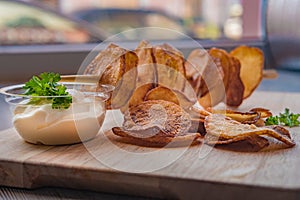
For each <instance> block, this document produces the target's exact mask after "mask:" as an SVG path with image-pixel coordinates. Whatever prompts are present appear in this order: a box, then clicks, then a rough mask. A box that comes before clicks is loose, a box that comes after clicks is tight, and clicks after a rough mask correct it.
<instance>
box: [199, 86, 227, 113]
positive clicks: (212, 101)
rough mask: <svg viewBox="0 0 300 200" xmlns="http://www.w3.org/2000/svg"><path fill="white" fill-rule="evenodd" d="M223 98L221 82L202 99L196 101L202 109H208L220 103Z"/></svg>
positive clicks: (223, 92)
mask: <svg viewBox="0 0 300 200" xmlns="http://www.w3.org/2000/svg"><path fill="white" fill-rule="evenodd" d="M224 97H225V87H224V84H223V82H219V83H218V84H217V85H216V86H215V87H214V88H212V89H211V90H210V91H209V92H208V93H206V94H205V95H204V96H203V97H201V98H199V99H198V102H199V104H200V105H201V106H202V107H203V108H206V109H207V108H209V107H213V106H215V105H217V104H218V103H220V102H222V101H223V99H224Z"/></svg>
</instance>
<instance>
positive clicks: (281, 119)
mask: <svg viewBox="0 0 300 200" xmlns="http://www.w3.org/2000/svg"><path fill="white" fill-rule="evenodd" d="M299 117H300V114H294V113H290V110H289V109H288V108H286V109H285V110H284V113H279V115H278V116H271V117H269V118H267V119H266V121H265V124H266V125H284V126H289V127H293V126H299V124H300V121H299V120H298V118H299Z"/></svg>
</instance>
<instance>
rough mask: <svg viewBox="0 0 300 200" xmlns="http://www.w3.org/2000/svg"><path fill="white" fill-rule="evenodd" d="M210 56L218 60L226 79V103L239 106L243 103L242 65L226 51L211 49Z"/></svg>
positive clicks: (224, 79) (224, 82)
mask: <svg viewBox="0 0 300 200" xmlns="http://www.w3.org/2000/svg"><path fill="white" fill-rule="evenodd" d="M209 54H210V55H211V56H212V57H213V58H217V59H219V61H220V64H221V66H222V69H223V72H224V77H223V84H224V87H225V92H226V96H225V98H224V101H225V103H226V104H227V105H229V106H239V105H240V104H241V103H242V102H243V94H244V85H243V82H242V80H241V78H240V63H239V61H238V60H237V59H235V58H234V57H231V56H230V55H229V54H228V53H227V52H226V51H225V50H223V49H218V48H211V49H210V50H209Z"/></svg>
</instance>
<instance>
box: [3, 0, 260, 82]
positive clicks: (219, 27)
mask: <svg viewBox="0 0 300 200" xmlns="http://www.w3.org/2000/svg"><path fill="white" fill-rule="evenodd" d="M263 6H264V1H262V0H251V1H247V0H164V1H160V0H126V1H124V0H114V1H111V0H26V1H25V0H24V1H17V0H0V70H1V74H0V81H1V82H2V83H11V82H22V81H24V80H27V79H28V78H29V77H31V76H32V74H37V73H40V72H43V71H56V72H59V73H61V74H74V73H77V70H78V68H79V66H80V64H81V63H82V61H83V60H84V58H85V56H86V55H87V54H88V53H89V52H90V51H91V50H92V49H93V48H94V47H95V46H96V45H97V44H99V43H100V42H102V41H104V40H106V39H107V38H109V37H110V36H112V35H115V34H118V33H119V32H122V31H126V30H130V29H132V28H141V27H161V28H167V29H171V30H175V31H178V32H180V33H183V34H185V35H188V36H189V37H191V38H193V39H195V41H198V42H199V43H200V44H201V45H202V46H204V47H206V48H209V47H212V46H217V47H223V48H232V47H234V46H236V45H239V44H248V45H254V46H259V47H261V48H264V41H263V40H264V39H263V38H264V35H263V31H264V30H263V24H262V14H263V13H262V12H263V9H262V7H263ZM142 39H146V40H151V41H167V42H169V43H171V44H172V45H173V46H175V47H177V48H179V49H180V50H182V51H183V52H187V53H188V52H189V51H190V50H191V49H193V48H196V46H195V45H193V44H191V42H188V41H186V40H185V39H184V37H180V35H179V34H160V33H159V32H155V31H152V32H151V33H149V32H141V31H140V32H139V34H135V33H134V32H129V33H127V34H124V35H123V36H122V37H121V38H120V40H121V41H120V42H127V43H131V44H132V45H131V46H132V48H134V47H135V46H136V44H137V43H138V42H139V41H140V40H142Z"/></svg>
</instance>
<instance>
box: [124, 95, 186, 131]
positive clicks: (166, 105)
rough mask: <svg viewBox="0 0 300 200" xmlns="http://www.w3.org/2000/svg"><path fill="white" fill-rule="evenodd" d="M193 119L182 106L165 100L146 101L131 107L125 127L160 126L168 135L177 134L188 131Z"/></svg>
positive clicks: (133, 128)
mask: <svg viewBox="0 0 300 200" xmlns="http://www.w3.org/2000/svg"><path fill="white" fill-rule="evenodd" d="M190 126H191V120H190V116H189V114H188V113H186V112H185V111H184V110H183V109H182V108H181V107H180V106H178V105H177V104H175V103H172V102H169V101H164V100H149V101H144V102H142V103H141V104H139V105H137V106H133V107H130V108H129V110H128V111H127V112H125V114H124V123H123V127H124V129H126V130H140V129H148V128H151V127H159V128H160V130H162V131H163V132H164V133H165V134H166V135H168V136H172V137H173V136H175V135H180V134H184V133H187V132H188V129H189V128H190Z"/></svg>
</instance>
